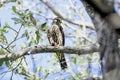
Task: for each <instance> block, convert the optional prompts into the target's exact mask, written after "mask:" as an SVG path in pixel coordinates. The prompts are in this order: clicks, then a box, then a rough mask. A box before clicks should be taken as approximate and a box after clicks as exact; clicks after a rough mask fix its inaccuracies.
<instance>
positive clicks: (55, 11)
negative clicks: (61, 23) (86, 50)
mask: <svg viewBox="0 0 120 80" xmlns="http://www.w3.org/2000/svg"><path fill="white" fill-rule="evenodd" d="M40 1H41V2H43V3H44V4H45V5H46V6H47V7H49V8H50V9H51V10H52V11H53V12H54V13H55V14H56V15H57V16H59V17H60V18H62V19H63V20H65V21H67V22H70V23H72V24H74V25H78V26H81V25H86V27H88V28H90V29H94V25H93V24H92V23H89V22H85V21H75V20H72V19H70V18H68V17H67V16H65V15H64V14H62V13H60V12H59V11H58V10H57V9H56V8H55V7H54V6H53V5H51V4H50V2H48V1H47V0H40Z"/></svg>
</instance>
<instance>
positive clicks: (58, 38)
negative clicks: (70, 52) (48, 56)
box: [47, 17, 67, 69]
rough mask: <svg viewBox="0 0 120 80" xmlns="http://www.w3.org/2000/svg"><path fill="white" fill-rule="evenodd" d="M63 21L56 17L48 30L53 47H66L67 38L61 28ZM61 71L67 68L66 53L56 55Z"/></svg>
mask: <svg viewBox="0 0 120 80" xmlns="http://www.w3.org/2000/svg"><path fill="white" fill-rule="evenodd" d="M61 23H62V21H61V19H60V18H58V17H56V18H54V19H53V22H52V26H51V27H50V28H49V29H48V32H47V37H48V40H49V43H50V45H51V46H64V44H65V36H64V32H63V28H62V26H61ZM56 55H57V57H58V61H59V63H60V66H61V69H66V68H67V63H66V60H65V56H64V53H56Z"/></svg>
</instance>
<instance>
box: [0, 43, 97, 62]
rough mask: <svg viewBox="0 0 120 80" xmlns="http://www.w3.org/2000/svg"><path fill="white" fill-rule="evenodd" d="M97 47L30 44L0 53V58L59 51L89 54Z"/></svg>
mask: <svg viewBox="0 0 120 80" xmlns="http://www.w3.org/2000/svg"><path fill="white" fill-rule="evenodd" d="M97 51H98V47H96V46H95V45H91V46H86V47H85V46H82V47H79V48H77V47H68V46H66V47H63V46H59V47H52V46H39V45H36V46H32V47H28V48H25V49H23V50H20V51H18V52H16V53H15V54H7V55H0V60H3V61H6V60H15V59H18V58H20V57H22V56H25V55H29V54H38V53H48V52H60V53H67V54H78V55H81V54H89V53H93V52H97Z"/></svg>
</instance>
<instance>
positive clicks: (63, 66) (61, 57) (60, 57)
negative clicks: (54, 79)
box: [56, 53, 67, 69]
mask: <svg viewBox="0 0 120 80" xmlns="http://www.w3.org/2000/svg"><path fill="white" fill-rule="evenodd" d="M56 55H57V57H58V60H59V63H60V66H61V69H66V68H67V63H66V59H65V55H64V53H56Z"/></svg>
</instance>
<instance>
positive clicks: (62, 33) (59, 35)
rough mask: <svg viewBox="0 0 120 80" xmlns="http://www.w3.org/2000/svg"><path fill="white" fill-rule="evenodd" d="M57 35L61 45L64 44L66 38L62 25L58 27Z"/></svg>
mask: <svg viewBox="0 0 120 80" xmlns="http://www.w3.org/2000/svg"><path fill="white" fill-rule="evenodd" d="M56 36H57V39H58V44H59V46H63V45H64V43H65V38H64V32H63V29H62V27H61V26H60V27H57V29H56Z"/></svg>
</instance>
